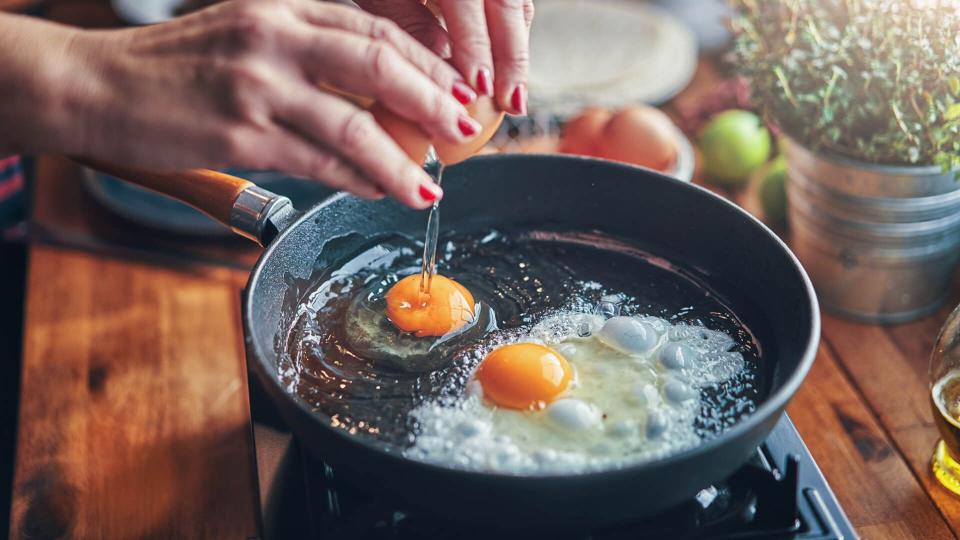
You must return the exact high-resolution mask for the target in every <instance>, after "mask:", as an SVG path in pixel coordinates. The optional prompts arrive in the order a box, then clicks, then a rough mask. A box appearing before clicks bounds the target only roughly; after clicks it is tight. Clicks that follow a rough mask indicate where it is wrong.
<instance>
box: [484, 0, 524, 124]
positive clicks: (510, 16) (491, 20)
mask: <svg viewBox="0 0 960 540" xmlns="http://www.w3.org/2000/svg"><path fill="white" fill-rule="evenodd" d="M526 6H529V7H526ZM486 14H487V24H489V26H490V40H491V43H492V47H493V66H494V77H495V80H496V96H497V97H496V100H497V104H499V105H500V108H501V109H503V110H504V111H509V112H512V113H513V114H527V71H528V69H529V66H530V33H529V31H528V29H529V26H528V23H527V21H528V15H529V17H530V18H531V19H532V17H533V4H532V2H530V1H529V0H498V1H496V2H487V3H486Z"/></svg>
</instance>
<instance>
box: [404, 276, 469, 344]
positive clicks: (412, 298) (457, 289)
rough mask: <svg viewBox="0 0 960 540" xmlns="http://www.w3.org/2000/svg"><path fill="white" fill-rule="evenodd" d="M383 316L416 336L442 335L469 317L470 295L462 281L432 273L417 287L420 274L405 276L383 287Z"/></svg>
mask: <svg viewBox="0 0 960 540" xmlns="http://www.w3.org/2000/svg"><path fill="white" fill-rule="evenodd" d="M386 299H387V318H389V319H390V322H392V323H393V324H394V326H396V327H397V328H399V329H400V330H403V331H404V332H412V333H414V334H415V335H416V336H417V337H426V336H442V335H445V334H449V333H450V332H453V331H454V330H458V329H459V328H461V327H462V326H463V325H465V324H467V323H468V322H470V321H472V320H473V306H474V304H473V295H471V294H470V291H468V290H467V289H466V288H465V287H464V286H463V285H460V284H459V283H457V282H456V281H454V280H452V279H450V278H446V277H443V276H438V275H434V276H433V279H432V280H431V281H430V290H429V291H427V292H421V291H420V274H415V275H412V276H407V277H405V278H403V279H401V280H400V281H398V282H397V283H396V284H395V285H394V286H393V287H390V290H389V291H387V296H386Z"/></svg>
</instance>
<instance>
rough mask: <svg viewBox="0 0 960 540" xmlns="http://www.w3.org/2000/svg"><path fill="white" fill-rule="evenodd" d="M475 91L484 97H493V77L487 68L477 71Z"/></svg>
mask: <svg viewBox="0 0 960 540" xmlns="http://www.w3.org/2000/svg"><path fill="white" fill-rule="evenodd" d="M477 91H478V92H480V93H481V94H483V95H485V96H492V95H493V76H492V75H490V70H489V69H487V68H480V69H478V70H477Z"/></svg>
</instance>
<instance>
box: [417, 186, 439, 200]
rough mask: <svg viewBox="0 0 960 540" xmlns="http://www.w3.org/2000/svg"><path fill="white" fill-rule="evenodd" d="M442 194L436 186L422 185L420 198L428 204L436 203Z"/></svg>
mask: <svg viewBox="0 0 960 540" xmlns="http://www.w3.org/2000/svg"><path fill="white" fill-rule="evenodd" d="M441 193H443V192H442V191H440V188H439V187H437V186H436V184H429V185H428V184H420V197H421V198H422V199H423V200H425V201H427V202H436V201H437V200H438V199H439V198H440V194H441Z"/></svg>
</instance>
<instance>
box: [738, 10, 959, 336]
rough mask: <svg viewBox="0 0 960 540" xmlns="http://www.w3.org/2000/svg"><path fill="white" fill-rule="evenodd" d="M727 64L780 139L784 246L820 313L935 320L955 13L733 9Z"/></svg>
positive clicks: (952, 103) (948, 165)
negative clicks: (733, 65)
mask: <svg viewBox="0 0 960 540" xmlns="http://www.w3.org/2000/svg"><path fill="white" fill-rule="evenodd" d="M734 4H735V6H736V7H737V9H738V11H739V15H738V17H737V18H736V19H735V20H734V30H735V32H736V34H737V38H736V43H735V53H736V57H737V62H738V66H739V69H740V70H741V71H742V74H743V75H745V76H746V77H747V78H748V79H749V80H750V81H751V85H752V92H753V99H754V100H755V101H756V103H757V105H758V106H759V107H760V108H761V110H762V111H763V112H764V114H765V115H766V117H767V119H768V121H769V122H770V123H771V124H773V125H774V126H776V127H777V128H778V129H779V130H780V131H781V132H782V133H783V134H784V137H783V143H782V148H783V151H784V153H785V154H786V159H787V176H788V182H787V185H788V188H787V194H788V216H789V220H790V227H791V235H792V236H791V243H792V247H793V249H794V251H795V252H796V253H797V256H798V257H799V258H800V259H801V261H802V262H803V263H804V266H805V267H806V268H807V270H808V272H809V273H810V275H811V278H812V280H813V281H814V285H815V286H816V287H817V289H818V292H819V295H820V297H821V303H822V304H823V305H824V306H825V307H826V308H828V309H831V310H832V311H835V312H838V313H841V314H845V315H848V316H851V317H854V318H858V319H863V320H869V321H874V322H897V321H903V320H909V319H912V318H916V317H918V316H921V315H922V314H924V313H927V312H929V311H930V310H932V309H935V308H936V307H937V306H938V305H939V304H940V303H941V302H942V301H943V300H944V299H945V297H946V296H947V295H946V289H947V287H948V285H949V283H950V278H951V275H952V271H953V269H954V267H955V266H956V263H957V260H958V258H960V183H958V181H957V178H956V177H957V175H956V174H955V171H957V170H958V169H960V103H958V101H960V99H958V96H960V78H958V77H960V37H958V36H960V33H958V32H957V29H958V28H960V6H957V5H956V4H955V3H954V2H950V1H939V0H912V1H911V0H734Z"/></svg>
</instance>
